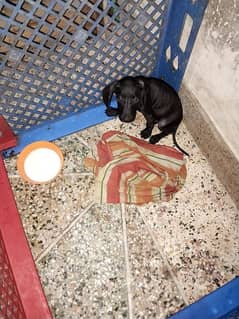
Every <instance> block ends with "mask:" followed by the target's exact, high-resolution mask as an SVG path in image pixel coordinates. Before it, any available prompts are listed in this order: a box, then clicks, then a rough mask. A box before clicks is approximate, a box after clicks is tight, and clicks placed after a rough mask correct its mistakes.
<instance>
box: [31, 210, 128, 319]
mask: <svg viewBox="0 0 239 319" xmlns="http://www.w3.org/2000/svg"><path fill="white" fill-rule="evenodd" d="M37 267H38V269H39V272H40V276H41V278H42V282H43V285H44V288H45V293H46V296H47V298H48V302H49V304H50V306H51V309H52V311H53V315H54V318H55V319H58V318H59V319H79V318H86V319H89V318H91V319H95V318H104V319H112V318H117V319H121V318H128V305H127V285H126V281H125V263H124V247H123V241H122V227H121V213H120V208H119V206H111V205H108V206H107V205H105V206H94V207H93V208H92V209H91V210H89V211H87V212H86V213H85V214H84V215H83V216H82V218H81V220H80V221H79V222H78V223H77V224H76V225H75V226H74V227H73V228H72V229H71V230H70V232H69V233H68V234H67V235H66V236H64V237H63V238H62V239H61V241H60V242H59V243H58V244H57V245H56V246H55V247H54V248H53V250H52V251H51V252H50V253H49V254H48V255H47V256H46V257H45V258H44V259H43V260H41V261H40V262H39V263H38V265H37Z"/></svg>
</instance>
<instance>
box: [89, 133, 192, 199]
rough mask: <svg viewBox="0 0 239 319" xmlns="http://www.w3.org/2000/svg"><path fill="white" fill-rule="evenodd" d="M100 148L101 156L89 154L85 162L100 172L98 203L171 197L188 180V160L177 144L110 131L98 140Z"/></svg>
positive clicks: (98, 178) (97, 188)
mask: <svg viewBox="0 0 239 319" xmlns="http://www.w3.org/2000/svg"><path fill="white" fill-rule="evenodd" d="M97 152H98V160H96V159H93V158H85V160H84V164H85V166H86V167H88V168H90V169H92V170H93V171H94V173H95V175H96V181H95V187H96V190H95V191H96V192H95V196H96V201H97V202H98V203H127V204H138V205H141V204H144V203H148V202H159V201H169V200H170V199H172V198H173V195H174V194H175V193H176V192H177V191H179V190H180V189H181V188H182V186H183V185H184V183H185V179H186V175H187V171H186V165H185V160H184V158H183V154H182V153H180V152H178V151H177V150H176V149H174V148H173V147H168V146H162V145H152V144H149V143H148V142H146V141H144V140H141V139H138V138H136V137H133V136H129V135H126V134H123V133H121V132H118V131H109V132H107V133H105V134H104V135H103V136H102V139H101V141H100V142H99V143H98V144H97Z"/></svg>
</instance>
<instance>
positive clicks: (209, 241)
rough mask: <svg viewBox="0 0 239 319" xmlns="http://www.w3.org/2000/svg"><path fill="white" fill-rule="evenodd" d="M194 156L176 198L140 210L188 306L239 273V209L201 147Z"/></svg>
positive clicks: (195, 150)
mask: <svg viewBox="0 0 239 319" xmlns="http://www.w3.org/2000/svg"><path fill="white" fill-rule="evenodd" d="M188 138H189V139H191V143H190V144H191V145H193V144H194V141H193V139H192V138H191V137H190V135H189V134H188ZM191 153H192V156H191V157H190V159H189V160H188V163H187V169H188V176H187V180H186V184H185V186H184V187H183V189H182V190H181V191H180V192H179V193H177V194H176V196H175V198H174V199H173V200H172V201H170V202H169V203H162V204H161V205H157V204H148V205H145V206H144V207H143V208H140V211H141V212H142V214H143V215H144V216H145V221H146V222H147V223H148V224H149V226H150V228H151V229H152V232H153V234H154V236H156V238H157V241H158V243H159V245H160V247H161V248H162V250H163V252H164V254H165V255H166V256H167V257H168V260H169V262H170V264H171V266H172V269H173V270H174V272H175V274H176V275H177V276H178V278H179V280H180V281H181V282H182V285H183V287H184V290H185V294H186V296H187V298H188V300H189V302H193V301H195V300H197V299H198V298H200V297H202V296H203V295H205V294H207V293H209V292H211V291H212V290H214V289H216V288H217V287H219V286H221V285H222V284H224V283H225V282H227V281H229V280H231V279H233V278H234V277H235V275H236V274H237V275H238V274H239V269H238V265H239V248H238V247H239V245H238V244H239V233H238V228H239V215H238V210H237V209H236V207H235V205H234V203H233V202H232V200H231V198H230V197H229V195H228V194H227V192H226V190H225V188H224V187H223V186H222V185H221V184H220V182H219V181H218V180H217V178H216V176H215V174H214V173H213V171H212V168H211V167H210V166H209V164H208V163H207V161H206V159H205V158H204V157H203V156H202V154H201V152H200V151H199V149H198V148H197V146H195V147H194V148H193V149H192V151H191Z"/></svg>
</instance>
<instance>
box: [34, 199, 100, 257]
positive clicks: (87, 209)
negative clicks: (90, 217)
mask: <svg viewBox="0 0 239 319" xmlns="http://www.w3.org/2000/svg"><path fill="white" fill-rule="evenodd" d="M94 204H95V203H94V202H91V203H90V204H89V205H88V206H87V207H86V208H85V209H83V210H82V211H81V212H79V214H78V215H76V216H75V218H73V220H72V221H71V222H70V223H69V224H68V226H66V227H65V228H64V229H63V231H61V233H60V234H59V235H58V236H57V237H56V238H55V239H54V240H53V241H52V243H51V244H50V245H49V246H48V247H47V248H46V249H44V250H43V251H42V252H41V253H40V254H39V255H38V256H37V257H36V259H35V262H36V263H39V262H40V261H41V260H42V259H43V258H44V257H46V256H47V255H48V253H49V252H50V251H51V250H52V249H53V248H54V247H55V246H56V245H57V243H58V242H59V241H60V240H61V239H62V238H63V237H64V236H65V235H66V234H67V233H68V232H69V231H70V230H71V229H72V227H74V226H75V224H76V223H77V222H78V221H79V220H80V219H81V217H82V216H83V215H84V214H85V213H87V212H88V211H89V210H90V209H91V207H92V206H93V205H94Z"/></svg>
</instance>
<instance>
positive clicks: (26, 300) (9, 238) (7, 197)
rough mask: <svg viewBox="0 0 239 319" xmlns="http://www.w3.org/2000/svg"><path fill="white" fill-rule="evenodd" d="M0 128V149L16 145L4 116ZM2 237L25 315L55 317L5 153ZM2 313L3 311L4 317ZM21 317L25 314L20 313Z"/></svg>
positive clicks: (0, 177) (0, 175)
mask: <svg viewBox="0 0 239 319" xmlns="http://www.w3.org/2000/svg"><path fill="white" fill-rule="evenodd" d="M0 131H1V137H0V150H4V149H5V148H9V147H12V146H15V145H16V141H17V140H16V136H15V135H14V134H13V132H12V131H11V128H10V127H9V126H8V124H7V123H6V121H5V120H4V119H3V117H0ZM0 240H1V243H0V244H1V245H0V246H1V247H2V248H1V247H0V248H1V254H2V255H4V256H2V259H1V258H0V262H2V263H4V264H7V265H8V264H9V265H10V268H11V269H10V272H9V274H10V275H9V276H11V277H12V276H13V278H11V279H12V281H15V286H16V291H17V293H16V295H17V296H18V297H19V299H20V300H19V302H18V307H19V311H22V310H21V309H22V308H23V311H24V314H25V318H24V319H52V315H51V312H50V309H49V306H48V304H47V301H46V297H45V295H44V292H43V289H42V286H41V283H40V279H39V276H38V272H37V269H36V266H35V263H34V260H33V257H32V254H31V250H30V247H29V244H28V241H27V239H26V236H25V233H24V229H23V225H22V222H21V218H20V216H19V212H18V209H17V205H16V202H15V199H14V195H13V192H12V188H11V184H10V182H9V179H8V175H7V171H6V168H5V165H4V161H3V159H2V156H1V153H0ZM5 255H7V256H5ZM0 257H1V256H0ZM0 275H1V274H0ZM0 283H1V282H0ZM1 288H2V287H0V290H1ZM3 288H4V287H3ZM3 288H2V289H3ZM21 305H22V307H21ZM1 315H2V314H1V311H0V317H1ZM1 318H2V317H1ZM3 318H10V317H9V316H8V317H3ZM19 318H23V317H22V316H21V315H20V313H19Z"/></svg>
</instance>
